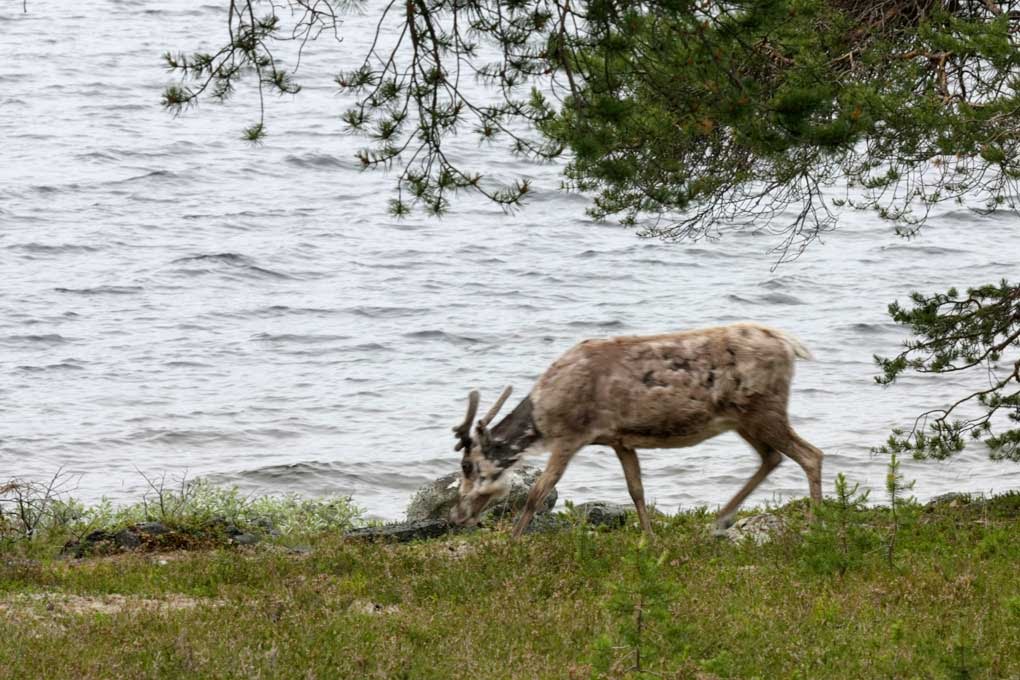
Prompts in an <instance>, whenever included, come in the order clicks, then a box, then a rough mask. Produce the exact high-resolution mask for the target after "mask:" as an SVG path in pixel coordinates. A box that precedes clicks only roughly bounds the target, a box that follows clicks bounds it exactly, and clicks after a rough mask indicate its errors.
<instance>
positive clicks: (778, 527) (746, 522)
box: [721, 513, 786, 545]
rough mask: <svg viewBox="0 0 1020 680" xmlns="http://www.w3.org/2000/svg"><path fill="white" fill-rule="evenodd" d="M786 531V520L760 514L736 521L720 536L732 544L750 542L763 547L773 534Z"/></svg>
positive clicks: (767, 514)
mask: <svg viewBox="0 0 1020 680" xmlns="http://www.w3.org/2000/svg"><path fill="white" fill-rule="evenodd" d="M785 530H786V520H784V519H783V518H782V517H779V516H777V515H771V514H769V513H762V514H760V515H751V516H750V517H743V518H741V519H738V520H737V521H736V522H735V523H734V524H733V526H731V527H730V528H729V529H726V531H725V532H723V533H722V534H721V535H722V536H725V537H726V538H728V539H729V540H731V541H733V542H734V543H740V542H741V541H745V540H751V541H754V544H755V545H763V544H765V543H768V542H769V541H771V540H772V536H773V534H776V533H779V532H781V531H785Z"/></svg>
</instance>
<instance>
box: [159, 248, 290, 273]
mask: <svg viewBox="0 0 1020 680" xmlns="http://www.w3.org/2000/svg"><path fill="white" fill-rule="evenodd" d="M172 264H176V265H186V264H192V265H199V266H198V267H181V268H179V269H178V270H177V271H178V272H180V273H182V274H186V275H189V276H200V275H203V274H218V275H222V274H224V273H229V274H231V275H234V274H238V273H239V274H240V275H242V276H251V277H258V278H270V279H293V278H295V277H293V276H291V275H290V274H284V273H282V272H278V271H274V270H272V269H267V268H266V267H262V266H259V265H258V264H256V263H255V260H253V259H252V258H250V257H248V256H247V255H241V254H239V253H210V254H203V255H190V256H188V257H179V258H177V259H176V260H174V261H173V262H172Z"/></svg>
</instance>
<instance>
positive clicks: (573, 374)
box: [452, 323, 822, 536]
mask: <svg viewBox="0 0 1020 680" xmlns="http://www.w3.org/2000/svg"><path fill="white" fill-rule="evenodd" d="M797 357H800V358H809V357H810V354H809V353H808V351H807V350H806V349H805V348H804V347H803V345H801V344H800V343H799V342H798V341H797V340H795V339H794V338H792V337H791V336H789V335H786V334H785V333H783V332H781V331H777V330H773V329H771V328H767V327H765V326H760V325H757V324H750V323H745V324H735V325H732V326H723V327H718V328H707V329H702V330H694V331H685V332H678V333H667V334H663V335H655V336H643V337H619V338H610V339H605V340H586V341H584V342H582V343H580V344H579V345H577V346H575V347H573V348H572V349H570V350H569V351H567V352H566V353H565V354H564V355H563V356H561V357H560V358H559V359H557V360H556V361H555V362H554V363H553V364H552V366H550V367H549V369H548V370H547V371H546V372H545V373H544V374H543V375H542V377H541V378H539V380H538V383H537V384H536V385H535V387H534V389H533V390H532V391H531V394H530V395H529V396H528V398H527V399H526V400H525V402H522V404H521V405H520V406H518V408H517V409H515V411H514V413H513V414H511V416H509V417H508V418H506V419H504V420H503V421H501V422H500V423H499V424H498V425H496V427H495V428H493V430H492V434H489V433H488V431H487V430H486V431H485V432H484V434H485V435H486V436H485V441H486V446H479V445H478V441H477V438H476V439H473V440H472V445H471V446H470V447H468V450H466V451H465V456H464V461H463V464H462V467H463V469H464V480H463V482H462V485H461V503H460V505H459V506H458V508H457V509H455V511H454V513H453V515H452V519H453V520H454V521H457V522H461V523H463V522H466V521H470V520H472V519H474V518H475V517H477V514H478V513H479V512H481V510H482V509H484V507H485V505H486V504H487V502H488V501H489V500H491V499H492V498H493V497H496V496H498V495H499V493H500V489H499V485H498V482H499V478H500V477H501V474H502V472H501V471H502V470H504V469H506V468H507V467H509V466H510V464H513V463H515V462H517V460H518V459H519V458H520V456H521V455H523V453H524V451H525V450H526V449H527V450H530V451H533V450H535V449H537V448H542V449H545V450H548V451H549V452H550V453H551V456H550V458H549V462H548V464H547V466H546V469H545V471H544V473H543V474H542V476H541V477H540V478H539V480H538V482H536V483H535V485H534V487H532V490H531V493H530V496H529V498H528V503H527V505H526V507H525V510H524V512H523V514H522V515H521V517H520V519H519V520H518V523H517V525H516V527H515V528H514V535H515V536H516V535H520V534H521V532H523V531H524V529H525V528H526V527H527V525H528V523H529V522H530V521H531V518H532V516H533V514H534V511H535V509H536V508H537V507H538V505H539V503H540V502H541V500H542V499H543V498H544V497H545V495H546V494H547V493H548V492H549V491H550V490H551V489H552V488H553V486H555V484H556V482H557V481H559V479H560V477H561V476H562V475H563V471H564V470H565V469H566V467H567V464H568V463H569V461H570V459H571V458H572V457H573V456H574V454H575V453H577V451H578V450H580V449H581V448H582V447H584V446H587V445H588V444H601V445H605V446H610V447H612V448H613V449H614V450H615V451H616V454H617V456H618V457H619V459H620V463H621V465H622V466H623V470H624V475H625V477H626V479H627V486H628V489H629V491H630V494H631V497H632V499H633V500H634V505H635V507H636V508H637V512H638V516H639V518H640V520H641V524H642V526H643V527H644V529H645V530H646V531H648V532H651V525H650V523H649V521H648V516H647V512H646V510H645V503H644V491H643V488H642V485H641V471H640V466H639V464H638V458H637V453H636V450H635V449H638V448H679V447H685V446H692V445H694V444H697V443H699V442H702V441H704V440H706V439H708V438H710V437H714V436H715V435H717V434H720V433H722V432H727V431H730V430H736V431H737V432H738V433H739V434H740V435H741V436H742V437H743V438H744V439H745V440H747V442H748V443H749V444H751V446H753V447H754V449H755V450H756V451H757V452H758V453H759V455H760V456H761V459H762V464H761V467H760V468H759V469H758V471H757V472H756V473H755V474H754V475H753V476H752V477H751V479H750V480H749V481H748V482H747V484H745V485H744V487H743V488H742V489H741V490H740V491H739V492H738V493H737V494H736V496H734V497H733V499H732V500H731V501H730V502H729V503H727V504H726V506H725V507H724V508H723V509H722V510H721V511H720V513H719V518H718V526H719V528H725V526H727V525H728V523H729V521H730V517H731V516H732V515H733V513H734V512H736V510H737V508H738V507H739V506H740V504H741V503H742V502H743V501H744V499H745V498H746V497H747V496H748V495H749V494H750V493H751V492H752V491H753V490H754V489H755V487H757V486H758V484H760V483H761V481H762V480H763V479H764V478H765V477H766V476H767V475H768V474H769V472H771V471H772V469H773V468H775V467H776V465H778V464H779V462H780V461H781V460H782V456H781V455H780V454H786V455H787V456H789V457H790V458H792V459H793V460H795V461H796V462H797V463H799V464H800V466H801V467H802V468H803V469H804V471H805V473H806V474H807V477H808V482H809V488H810V494H811V498H812V499H813V500H815V501H819V500H821V466H822V452H821V451H819V450H818V449H817V448H815V447H814V446H812V445H811V444H809V443H807V442H806V441H804V440H803V439H801V438H800V437H799V436H797V434H796V433H795V432H794V431H793V428H791V427H790V423H789V420H788V418H787V413H786V406H787V401H788V398H789V394H790V382H791V380H792V378H793V366H794V361H795V360H796V358H797ZM508 442H513V443H514V445H509V444H508Z"/></svg>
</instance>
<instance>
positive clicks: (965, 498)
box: [926, 491, 980, 508]
mask: <svg viewBox="0 0 1020 680" xmlns="http://www.w3.org/2000/svg"><path fill="white" fill-rule="evenodd" d="M977 500H980V499H978V498H975V497H974V496H973V495H971V494H969V493H961V492H959V491H951V492H949V493H943V494H939V495H938V496H935V497H934V498H932V499H931V500H930V501H928V503H927V505H926V507H928V508H933V507H935V506H936V505H948V506H949V507H951V508H956V507H959V506H961V505H969V504H971V503H973V502H974V501H977Z"/></svg>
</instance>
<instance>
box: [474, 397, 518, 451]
mask: <svg viewBox="0 0 1020 680" xmlns="http://www.w3.org/2000/svg"><path fill="white" fill-rule="evenodd" d="M513 391H514V388H513V387H512V386H511V385H507V386H506V388H505V389H504V390H503V394H501V395H499V399H497V400H496V403H495V404H493V405H492V408H490V409H489V412H488V413H486V414H485V416H483V417H482V418H481V419H480V420H479V421H478V424H477V425H475V430H476V431H477V432H478V440H479V441H480V442H482V443H484V444H488V443H489V441H490V439H489V423H490V422H492V419H493V418H495V417H496V414H497V413H499V409H501V408H503V404H504V403H506V400H507V398H509V397H510V393H511V392H513Z"/></svg>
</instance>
